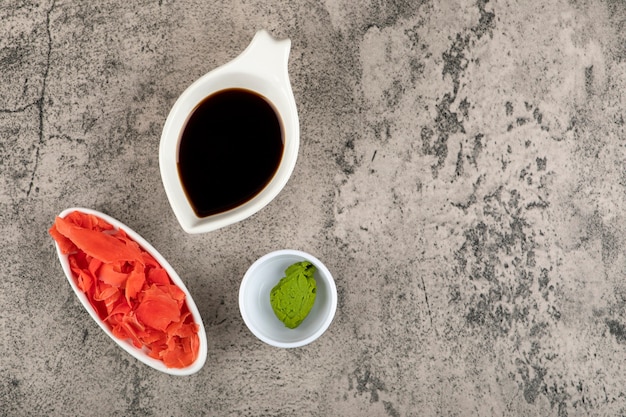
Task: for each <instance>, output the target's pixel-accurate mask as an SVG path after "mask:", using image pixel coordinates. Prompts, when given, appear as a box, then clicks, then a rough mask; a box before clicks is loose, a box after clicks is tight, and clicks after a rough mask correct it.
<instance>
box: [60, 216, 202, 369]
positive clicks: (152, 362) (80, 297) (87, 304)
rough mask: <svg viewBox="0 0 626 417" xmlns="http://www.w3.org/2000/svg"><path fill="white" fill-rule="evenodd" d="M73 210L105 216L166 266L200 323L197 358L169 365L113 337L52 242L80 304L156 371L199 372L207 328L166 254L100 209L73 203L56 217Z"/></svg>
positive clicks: (122, 343)
mask: <svg viewBox="0 0 626 417" xmlns="http://www.w3.org/2000/svg"><path fill="white" fill-rule="evenodd" d="M73 211H80V212H83V213H86V214H92V215H94V216H97V217H99V218H101V219H103V220H105V221H106V222H108V223H109V224H111V225H112V226H113V227H114V228H115V229H122V230H123V231H124V232H126V234H127V235H128V236H129V237H130V238H131V239H133V240H134V241H135V242H137V243H138V244H139V246H140V247H141V248H142V249H143V250H145V251H146V252H148V253H149V254H150V255H152V256H153V257H154V259H155V260H156V261H157V262H158V263H159V264H160V265H161V267H163V269H165V271H166V272H167V274H168V275H169V277H170V279H171V280H172V282H173V283H174V284H176V285H177V286H178V287H179V288H180V289H181V290H182V291H183V292H184V293H185V302H186V303H187V307H188V308H189V311H190V312H191V315H192V317H193V320H194V321H195V322H196V323H197V324H198V325H199V327H200V329H199V330H198V338H199V339H200V350H199V351H198V358H197V359H196V360H195V362H194V363H192V364H191V365H189V366H188V367H186V368H168V367H167V366H165V364H164V363H163V362H162V361H160V360H158V359H154V358H151V357H150V356H148V354H147V353H146V352H145V351H144V350H143V349H139V348H137V347H135V346H134V345H133V343H132V342H131V341H130V340H122V339H119V338H117V337H115V336H114V335H113V333H112V332H111V329H110V328H109V326H108V325H107V324H105V323H104V322H103V321H102V320H101V319H100V317H99V316H98V313H97V312H96V310H95V309H94V308H93V306H92V305H91V303H90V302H89V299H88V298H87V296H86V295H85V293H84V292H82V291H81V290H80V288H78V286H77V285H76V282H75V280H74V276H73V274H72V270H71V269H70V264H69V258H68V255H65V254H63V253H61V249H60V248H59V245H58V244H57V243H56V242H55V243H54V245H55V247H56V251H57V255H58V256H59V261H60V262H61V267H62V268H63V272H65V276H66V277H67V280H68V281H69V283H70V286H71V287H72V289H73V290H74V293H75V294H76V296H77V297H78V300H79V301H80V302H81V304H82V305H83V307H85V310H87V312H88V313H89V315H90V316H91V318H92V319H93V320H94V321H95V322H96V323H98V326H100V328H101V329H102V330H103V331H104V332H105V333H106V334H107V335H108V336H109V337H110V338H111V339H113V341H115V343H117V344H118V345H119V346H120V347H121V348H122V349H124V350H125V351H126V352H128V353H129V354H130V355H131V356H133V357H134V358H136V359H137V360H139V361H140V362H143V363H144V364H146V365H148V366H150V367H152V368H154V369H156V370H158V371H161V372H164V373H166V374H170V375H181V376H182V375H191V374H193V373H196V372H198V371H199V370H200V369H201V368H202V366H204V363H205V361H206V357H207V338H206V332H205V329H204V323H203V322H202V317H201V316H200V312H199V311H198V307H197V306H196V303H195V302H194V301H193V298H192V297H191V294H190V293H189V290H187V287H186V286H185V284H184V283H183V281H182V280H181V279H180V277H179V276H178V274H177V273H176V271H174V268H172V266H171V265H170V264H169V263H168V262H167V261H166V260H165V258H164V257H163V256H162V255H161V254H160V253H159V252H158V251H157V250H156V249H155V248H154V247H152V245H150V243H148V242H147V241H146V240H145V239H144V238H142V237H141V236H140V235H139V234H137V233H136V232H135V231H134V230H132V229H131V228H129V227H128V226H126V225H125V224H123V223H122V222H120V221H118V220H116V219H114V218H113V217H110V216H108V215H106V214H104V213H100V212H99V211H96V210H92V209H87V208H81V207H73V208H68V209H66V210H63V211H62V212H61V213H60V214H59V217H65V216H67V215H68V214H69V213H71V212H73Z"/></svg>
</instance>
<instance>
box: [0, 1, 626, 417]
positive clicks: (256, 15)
mask: <svg viewBox="0 0 626 417" xmlns="http://www.w3.org/2000/svg"><path fill="white" fill-rule="evenodd" d="M0 22H1V23H2V34H1V35H0V174H1V175H0V231H1V233H2V237H3V244H2V245H0V261H1V265H2V272H0V305H2V309H1V310H0V340H1V342H0V347H1V351H2V352H1V354H0V415H2V416H5V415H6V416H21V415H41V416H44V415H45V416H56V415H67V416H74V415H98V416H188V415H190V416H191V415H193V416H202V415H206V416H295V415H303V416H392V417H399V416H531V415H532V416H559V417H564V416H617V415H626V279H625V276H626V256H625V254H624V251H625V249H626V238H625V237H624V236H626V226H624V225H625V224H626V167H625V165H624V163H625V162H626V148H625V144H626V127H625V124H624V119H625V117H626V94H625V92H626V30H625V28H626V3H624V2H623V1H621V0H580V1H578V0H570V1H566V0H561V1H557V0H547V1H545V0H541V1H539V0H530V1H523V2H518V1H512V0H491V1H487V0H458V1H433V0H419V1H409V0H397V1H383V0H356V1H355V0H318V1H314V0H313V1H311V0H295V1H286V0H285V1H280V2H272V3H271V4H270V2H265V1H260V0H235V1H224V0H216V1H210V2H207V1H201V0H195V1H193V0H153V1H147V0H141V1H122V0H101V1H94V2H79V1H63V0H58V1H51V0H43V1H39V2H34V1H28V0H12V1H4V2H3V3H2V4H0ZM262 28H265V29H267V30H269V31H270V32H271V33H273V34H274V35H275V36H276V37H278V38H284V37H288V38H290V39H291V40H292V52H291V56H290V61H289V71H290V75H291V78H292V83H293V90H294V94H295V97H296V101H297V103H298V106H299V113H300V122H301V148H300V155H299V159H298V163H297V165H296V169H295V171H294V174H293V177H292V178H291V180H290V182H289V183H288V185H287V186H286V188H285V189H284V191H283V192H282V193H281V194H280V195H279V197H278V198H277V199H276V200H275V201H274V202H272V203H271V204H270V205H269V206H267V207H266V208H265V209H263V210H262V211H261V212H259V213H257V214H256V215H254V216H253V217H251V218H249V219H248V220H246V221H244V222H242V223H239V224H237V225H234V226H230V227H228V228H225V229H222V230H218V231H216V232H212V233H210V234H205V235H200V236H197V235H196V236H190V235H186V234H185V233H184V232H183V231H182V229H181V228H180V226H179V225H178V223H177V222H176V220H175V218H174V216H173V213H172V211H171V209H170V207H169V203H168V202H167V198H166V196H165V193H164V190H163V187H162V184H161V180H160V175H159V168H158V155H157V154H158V146H159V140H160V133H161V128H162V126H163V123H164V121H165V118H166V116H167V113H168V112H169V109H170V107H171V106H172V104H173V103H174V101H175V99H176V97H177V96H178V95H179V94H180V93H181V92H182V91H183V90H184V89H185V88H186V87H187V86H188V85H189V84H190V83H191V82H192V81H194V80H195V79H196V78H198V77H199V76H201V75H202V74H204V73H206V72H207V71H209V70H210V69H212V68H215V67H216V66H218V65H220V64H223V63H225V62H227V61H229V60H230V59H232V58H233V57H235V56H236V55H237V54H239V52H241V51H242V50H243V49H244V48H245V47H246V46H247V44H248V43H249V42H250V40H251V39H252V37H253V35H254V33H255V32H256V31H257V30H258V29H262ZM72 206H83V207H90V208H94V209H97V210H100V211H104V212H106V213H108V214H110V215H111V216H113V217H116V218H118V219H120V220H121V221H122V222H124V223H126V224H128V225H129V226H131V227H132V228H134V229H135V230H136V231H137V232H139V233H140V234H141V235H143V236H144V237H145V238H146V239H147V240H149V241H150V242H151V243H153V245H154V246H155V247H156V248H157V249H159V250H160V251H161V252H162V253H163V255H164V256H165V257H166V258H167V259H168V260H169V261H170V263H171V264H172V265H173V266H174V268H175V269H176V270H177V271H178V272H179V274H180V275H181V277H182V278H183V280H184V281H185V282H186V284H187V286H188V288H189V289H190V291H191V293H192V294H193V296H194V298H195V300H196V302H197V304H198V305H199V308H200V311H201V314H202V316H203V319H204V323H205V325H206V329H207V333H208V337H209V354H208V361H207V364H206V366H205V367H204V368H203V369H202V370H201V371H200V372H199V373H198V374H196V375H194V376H191V377H182V378H181V377H172V376H168V375H164V374H161V373H158V372H156V371H154V370H152V369H151V368H148V367H146V366H144V365H142V364H140V363H139V362H137V361H136V360H134V359H133V358H132V357H130V356H129V355H128V354H126V353H124V352H123V351H121V350H120V349H119V348H118V347H117V345H115V343H114V342H113V341H111V340H110V339H108V337H107V336H106V335H105V334H104V333H103V332H102V331H100V330H99V328H98V327H97V325H96V324H95V323H94V322H93V321H92V320H91V318H89V316H88V315H87V313H86V312H85V311H84V310H83V308H82V307H81V305H80V304H79V302H78V301H77V299H76V297H75V296H74V295H73V293H72V292H71V289H70V287H69V285H68V283H67V281H66V279H65V276H64V275H63V272H62V270H61V268H60V265H59V263H58V262H57V260H56V257H55V253H54V250H53V245H52V241H51V239H50V237H49V236H48V235H47V229H48V227H49V226H50V225H51V223H52V221H53V219H54V216H55V215H56V214H58V213H59V212H60V211H62V210H63V209H65V208H67V207H72ZM280 248H294V249H301V250H305V251H308V252H310V253H312V254H314V255H315V256H317V257H318V258H320V259H322V260H323V261H324V262H325V263H326V264H327V266H328V267H329V269H330V270H331V271H332V272H333V273H334V275H335V278H336V282H337V287H338V293H339V305H338V310H337V315H336V317H335V320H334V322H333V324H332V325H331V327H330V329H329V330H328V331H327V333H326V334H324V335H323V336H322V338H320V339H319V340H318V341H316V342H314V343H313V344H311V345H308V346H306V347H303V348H298V349H292V350H281V349H277V348H273V347H270V346H267V345H265V344H263V343H261V342H260V341H258V340H257V339H256V338H255V337H254V336H253V335H252V334H251V333H250V332H249V331H248V329H247V328H246V326H245V324H244V323H243V321H242V319H241V317H240V315H239V308H238V304H237V297H238V289H239V283H240V281H241V278H242V276H243V274H244V272H245V271H246V269H247V268H248V266H249V265H250V264H251V263H252V262H253V261H254V260H255V259H256V258H257V257H259V256H261V255H263V254H265V253H267V252H270V251H272V250H275V249H280Z"/></svg>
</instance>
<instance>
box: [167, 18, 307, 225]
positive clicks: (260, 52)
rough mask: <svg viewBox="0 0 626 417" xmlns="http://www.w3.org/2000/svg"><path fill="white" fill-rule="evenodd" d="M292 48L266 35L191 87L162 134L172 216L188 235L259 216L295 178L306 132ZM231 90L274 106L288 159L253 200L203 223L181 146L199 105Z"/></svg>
mask: <svg viewBox="0 0 626 417" xmlns="http://www.w3.org/2000/svg"><path fill="white" fill-rule="evenodd" d="M290 47H291V41H290V40H289V39H283V40H280V41H279V40H275V39H274V38H272V37H271V36H270V35H269V33H267V32H266V31H264V30H261V31H259V32H257V33H256V35H255V36H254V39H253V40H252V42H251V43H250V45H249V46H248V47H247V48H246V49H245V50H244V51H243V52H242V53H241V54H240V55H239V56H238V57H236V58H235V59H234V60H232V61H230V62H228V63H226V64H224V65H222V66H220V67H218V68H216V69H214V70H213V71H210V72H209V73H207V74H205V75H204V76H202V77H200V78H199V79H198V80H197V81H195V82H194V83H193V84H191V85H190V86H189V87H188V88H187V89H186V90H185V91H184V92H183V93H182V94H181V95H180V97H179V98H178V100H176V102H175V103H174V105H173V107H172V109H171V110H170V113H169V115H168V117H167V120H166V121H165V125H164V126H163V132H162V134H161V142H160V146H159V167H160V171H161V179H162V181H163V187H164V188H165V193H166V194H167V198H168V200H169V202H170V205H171V207H172V210H173V212H174V214H175V216H176V218H177V220H178V222H179V223H180V225H181V227H182V228H183V230H185V231H186V232H187V233H205V232H209V231H212V230H215V229H218V228H221V227H224V226H228V225H230V224H233V223H236V222H239V221H241V220H243V219H245V218H247V217H249V216H251V215H253V214H254V213H256V212H258V211H259V210H261V209H262V208H263V207H265V206H266V205H267V204H269V203H270V201H272V200H273V199H274V198H275V197H276V196H277V195H278V193H279V192H280V191H281V190H282V189H283V187H284V186H285V184H286V183H287V181H288V179H289V177H290V176H291V173H292V172H293V169H294V167H295V164H296V159H297V157H298V148H299V145H300V126H299V121H298V112H297V109H296V102H295V99H294V96H293V92H292V89H291V84H290V82H289V74H288V72H287V70H288V68H287V64H288V60H289V50H290ZM229 88H242V89H246V90H251V91H254V92H256V93H257V94H259V95H261V96H263V97H265V98H266V100H268V101H269V102H270V103H271V104H272V105H273V107H274V109H275V110H276V112H277V114H278V116H279V119H280V120H281V124H282V128H283V145H284V147H283V156H282V159H281V162H280V165H279V166H278V169H277V171H276V173H275V174H274V177H273V178H272V179H271V180H270V182H269V183H268V184H267V185H266V186H265V188H264V189H263V190H262V191H261V192H259V193H258V194H257V195H256V196H255V197H253V198H252V199H251V200H249V201H247V202H246V203H244V204H242V205H240V206H238V207H235V208H233V209H231V210H228V211H226V212H223V213H218V214H214V215H211V216H208V217H203V218H200V217H198V216H197V215H196V213H195V212H194V210H193V207H192V205H191V204H190V202H189V200H188V199H187V195H186V193H185V190H184V187H183V185H182V183H181V181H180V177H179V174H178V166H177V163H178V147H179V146H178V145H179V142H180V138H181V135H182V132H183V130H184V128H185V126H186V123H187V120H188V119H189V117H190V115H191V114H192V113H193V111H194V110H195V108H196V107H197V106H198V104H200V103H201V102H202V101H203V100H204V99H205V98H206V97H208V96H210V95H211V94H213V93H215V92H217V91H220V90H225V89H229ZM207 192H210V190H208V191H207Z"/></svg>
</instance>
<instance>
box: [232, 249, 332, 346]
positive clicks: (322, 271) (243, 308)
mask: <svg viewBox="0 0 626 417" xmlns="http://www.w3.org/2000/svg"><path fill="white" fill-rule="evenodd" d="M285 255H289V256H296V257H298V258H302V259H303V260H307V261H310V262H311V263H312V264H313V265H315V267H316V268H317V269H318V272H319V276H320V277H321V278H322V279H324V281H325V283H326V284H327V286H328V288H329V304H330V307H329V309H328V313H327V315H326V318H325V319H324V321H323V323H322V325H321V326H320V327H318V328H317V330H316V331H315V332H314V333H312V334H310V335H308V336H307V337H304V338H302V339H300V340H297V341H294V342H280V341H277V340H274V339H272V338H270V337H267V336H266V335H265V334H263V333H261V332H260V331H259V330H258V329H257V328H256V327H255V326H254V325H253V324H252V321H251V320H250V317H249V314H248V309H247V305H246V302H245V298H246V297H245V293H246V288H247V287H248V284H249V282H250V281H251V280H252V279H253V278H252V277H253V276H254V272H255V271H256V269H258V268H259V267H260V266H261V265H262V264H264V263H266V262H267V261H269V260H271V259H275V258H277V257H279V256H285ZM239 310H240V313H241V316H242V318H243V321H244V322H245V324H246V326H247V327H248V329H249V330H250V331H251V332H252V334H254V335H255V336H256V337H257V338H258V339H259V340H261V341H263V342H265V343H267V344H269V345H271V346H275V347H279V348H297V347H301V346H305V345H308V344H309V343H311V342H313V341H315V340H316V339H318V338H319V337H320V336H321V335H322V334H324V332H326V330H327V329H328V327H330V324H331V323H332V321H333V319H334V317H335V313H336V311H337V285H336V283H335V279H334V278H333V275H332V274H331V272H330V271H329V270H328V268H327V267H326V265H324V263H323V262H322V261H320V260H319V259H318V258H316V257H315V256H313V255H311V254H309V253H307V252H304V251H301V250H296V249H279V250H275V251H272V252H270V253H267V254H265V255H263V256H261V257H260V258H258V259H257V260H256V261H255V262H254V263H252V265H250V267H249V268H248V270H247V271H246V273H245V274H244V276H243V279H242V281H241V285H240V287H239Z"/></svg>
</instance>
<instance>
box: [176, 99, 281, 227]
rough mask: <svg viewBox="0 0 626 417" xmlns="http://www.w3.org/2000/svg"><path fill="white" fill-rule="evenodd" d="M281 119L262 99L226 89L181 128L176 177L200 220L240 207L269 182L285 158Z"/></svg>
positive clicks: (195, 111)
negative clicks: (177, 175) (177, 176)
mask: <svg viewBox="0 0 626 417" xmlns="http://www.w3.org/2000/svg"><path fill="white" fill-rule="evenodd" d="M283 147H284V146H283V135H282V127H281V123H280V119H279V118H278V115H277V113H276V111H275V110H274V107H273V106H272V105H271V104H270V103H269V102H268V101H267V100H266V99H265V98H264V97H262V96H260V95H259V94H257V93H255V92H253V91H249V90H244V89H226V90H221V91H218V92H216V93H214V94H212V95H210V96H208V97H207V98H205V99H204V100H203V101H202V102H200V104H198V106H197V107H196V108H195V109H194V111H193V112H192V114H191V116H190V117H189V120H188V121H187V124H186V125H185V127H184V129H183V133H182V135H181V139H180V144H179V148H178V174H179V176H180V179H181V182H182V184H183V189H184V190H185V193H186V194H187V198H188V199H189V202H190V203H191V206H192V208H193V210H194V211H195V213H196V215H197V216H198V217H207V216H210V215H212V214H217V213H222V212H224V211H227V210H230V209H233V208H235V207H238V206H240V205H242V204H244V203H245V202H247V201H249V200H251V199H252V198H253V197H254V196H256V195H257V194H258V193H259V192H260V191H261V190H263V188H265V186H266V185H267V184H268V183H269V182H270V181H271V179H272V178H273V177H274V174H275V173H276V171H277V169H278V165H279V164H280V161H281V159H282V155H283Z"/></svg>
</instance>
